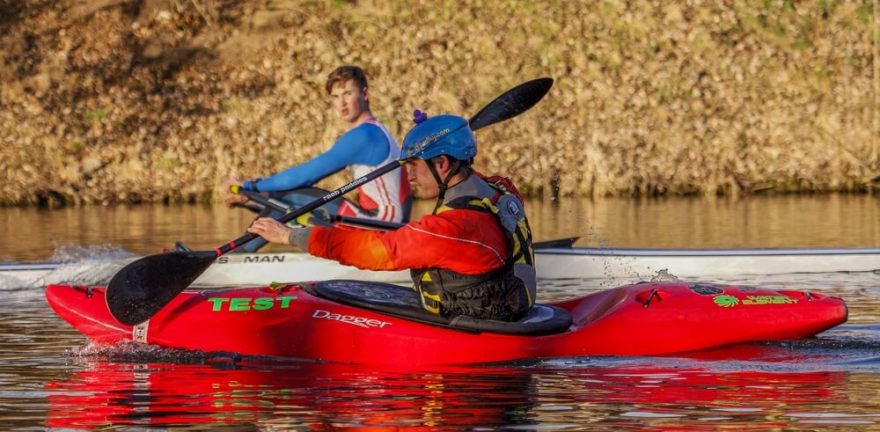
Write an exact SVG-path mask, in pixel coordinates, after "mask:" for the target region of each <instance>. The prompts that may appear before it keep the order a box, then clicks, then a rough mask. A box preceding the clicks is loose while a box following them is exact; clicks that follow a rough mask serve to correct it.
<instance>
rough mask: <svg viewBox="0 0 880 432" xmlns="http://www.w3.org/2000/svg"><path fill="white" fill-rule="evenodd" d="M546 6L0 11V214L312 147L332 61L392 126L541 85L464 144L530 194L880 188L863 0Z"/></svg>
mask: <svg viewBox="0 0 880 432" xmlns="http://www.w3.org/2000/svg"><path fill="white" fill-rule="evenodd" d="M544 3H545V2H533V1H528V0H498V1H488V2H467V3H465V2H456V1H448V0H435V1H430V2H427V1H424V2H422V1H416V2H413V1H401V0H388V1H357V2H348V1H341V0H336V1H292V0H291V1H281V0H278V1H274V0H270V1H260V2H255V1H254V2H248V1H220V0H94V1H88V2H86V1H72V0H60V1H48V0H26V1H21V0H0V5H2V6H0V26H2V30H0V80H2V88H0V136H2V137H3V138H2V139H3V141H4V144H5V145H3V146H2V147H0V181H2V182H3V184H4V185H5V187H4V188H3V190H2V192H0V203H3V204H29V203H43V204H59V203H114V202H152V201H189V200H192V201H208V200H211V199H216V198H217V197H218V196H219V194H218V192H219V185H220V184H221V182H222V180H223V179H225V178H227V177H231V176H238V177H243V178H247V177H252V176H259V175H265V174H268V173H271V172H274V171H276V170H279V169H281V168H284V167H286V166H289V165H291V164H293V163H298V162H302V161H304V160H307V159H308V158H309V157H311V156H313V155H315V154H317V153H318V152H320V151H322V150H324V149H326V148H328V147H329V145H330V144H331V143H332V141H333V139H334V138H335V137H336V136H338V134H339V133H340V132H341V131H342V130H341V129H340V125H339V124H338V123H337V122H336V118H335V114H334V113H333V112H332V110H331V109H330V106H329V101H328V100H327V98H326V97H325V95H324V93H323V90H322V89H323V81H324V77H325V76H326V74H327V73H329V71H331V70H332V69H333V68H334V67H336V66H338V65H339V64H342V63H354V64H359V65H362V66H363V67H364V68H365V69H366V70H367V72H368V74H369V75H370V78H371V91H372V94H371V95H372V98H373V108H374V111H375V112H376V114H377V115H378V116H379V117H380V119H381V120H383V121H385V122H386V123H387V124H388V125H389V126H390V127H391V128H392V131H393V132H394V133H395V135H396V136H397V137H399V138H401V137H402V136H403V134H404V133H405V131H406V130H407V128H408V127H409V124H410V123H409V118H410V116H411V112H412V110H413V109H414V108H417V107H418V108H421V109H425V110H427V111H429V112H430V113H439V112H453V113H458V114H461V115H466V116H467V115H470V114H473V113H474V112H476V110H477V109H479V108H480V107H481V106H482V105H483V104H485V103H486V102H488V101H490V100H491V99H492V98H493V97H494V96H496V95H497V94H499V93H500V92H502V91H504V90H506V89H507V88H509V87H512V86H513V85H515V84H517V83H519V82H522V81H525V80H527V79H530V78H534V77H538V76H552V77H554V78H556V80H557V81H556V86H555V87H554V89H553V91H552V92H551V94H550V95H549V96H548V97H547V98H546V99H545V100H544V101H543V102H542V103H541V104H539V105H538V106H537V107H535V108H534V109H533V110H532V111H531V112H529V113H527V114H525V115H523V116H522V117H519V118H517V119H515V120H513V121H510V122H508V123H505V124H503V125H498V126H495V127H492V128H489V129H488V130H486V131H485V132H483V131H481V132H480V133H479V136H478V138H479V140H480V143H481V150H480V151H481V154H480V156H479V157H478V168H480V169H481V170H482V171H485V172H487V173H506V174H508V175H510V176H511V177H513V178H514V179H515V180H516V181H517V183H518V184H519V185H520V188H521V189H523V190H524V191H526V192H528V193H530V194H532V195H542V194H543V195H544V196H550V195H553V194H560V195H593V196H605V195H657V194H741V193H761V192H768V191H769V192H805V191H870V190H873V189H872V188H874V187H876V186H877V185H878V184H880V183H878V182H880V154H878V153H880V143H878V135H880V112H878V110H880V102H878V101H880V96H878V93H880V79H878V76H877V75H878V62H880V59H878V58H877V57H878V48H880V42H878V41H877V37H878V36H877V34H876V32H877V31H878V30H877V29H878V28H880V27H878V21H880V20H878V18H877V15H878V13H877V11H875V10H874V7H875V5H876V3H877V1H876V0H868V1H845V2H835V1H830V0H829V1H810V2H796V3H792V2H789V1H756V0H750V1H728V2H701V1H697V2H688V3H687V4H685V3H683V2H674V3H673V2H654V3H648V2H633V3H634V4H628V3H627V2H617V1H606V2H602V3H596V2H552V3H551V4H550V5H547V4H544ZM795 5H796V6H795ZM872 28H873V29H874V31H875V34H873V35H872V33H871V30H872ZM872 38H874V39H872ZM872 41H873V43H872ZM344 181H345V177H344V176H342V175H339V176H336V177H334V178H333V179H332V180H331V181H328V182H326V183H324V186H328V187H329V186H334V185H340V184H342V183H343V182H344Z"/></svg>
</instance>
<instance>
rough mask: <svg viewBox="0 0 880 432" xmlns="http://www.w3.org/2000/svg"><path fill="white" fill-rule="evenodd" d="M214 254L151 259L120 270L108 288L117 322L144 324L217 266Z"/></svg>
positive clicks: (176, 254)
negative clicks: (214, 265) (209, 269)
mask: <svg viewBox="0 0 880 432" xmlns="http://www.w3.org/2000/svg"><path fill="white" fill-rule="evenodd" d="M216 257H217V255H216V254H215V253H214V252H206V251H201V252H168V253H163V254H158V255H150V256H148V257H144V258H141V259H139V260H137V261H134V262H132V263H130V264H128V265H127V266H125V267H123V268H122V270H119V272H117V273H116V274H115V275H114V276H113V279H111V280H110V285H109V286H108V288H107V308H108V309H110V314H111V315H113V317H114V318H116V320H117V321H119V322H121V323H123V324H127V325H136V324H140V323H142V322H144V321H146V320H148V319H150V317H151V316H153V315H154V314H155V313H156V312H158V311H159V309H162V307H163V306H165V305H166V304H168V302H170V301H171V299H172V298H174V296H176V295H177V294H179V293H180V292H181V291H183V290H184V289H186V287H188V286H189V285H190V284H191V283H192V282H193V281H194V280H196V279H197V278H198V277H199V275H201V274H202V273H204V271H205V270H206V269H207V268H208V266H210V265H211V263H213V262H214V259H215V258H216Z"/></svg>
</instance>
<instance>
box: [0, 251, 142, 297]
mask: <svg viewBox="0 0 880 432" xmlns="http://www.w3.org/2000/svg"><path fill="white" fill-rule="evenodd" d="M136 257H137V255H135V254H133V253H131V252H129V251H126V250H124V249H121V248H119V247H117V246H113V245H106V244H105V245H90V246H81V245H69V244H67V245H60V246H58V245H56V247H55V250H54V251H53V253H52V256H51V257H50V258H49V261H48V262H45V263H36V264H35V263H30V264H20V263H10V267H9V268H10V269H11V268H12V266H17V267H18V269H17V270H6V271H4V272H2V273H0V291H2V292H22V293H25V294H27V293H36V292H38V291H37V290H38V289H41V288H42V287H44V286H46V285H48V284H58V283H67V284H73V285H101V284H107V283H109V282H110V279H111V278H112V277H113V275H114V274H116V272H117V271H119V269H121V268H122V267H123V266H125V265H126V264H128V263H129V262H131V260H133V259H135V258H136Z"/></svg>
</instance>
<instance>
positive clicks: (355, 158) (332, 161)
mask: <svg viewBox="0 0 880 432" xmlns="http://www.w3.org/2000/svg"><path fill="white" fill-rule="evenodd" d="M387 157H388V137H387V136H385V132H383V131H382V129H380V128H379V127H378V126H376V125H374V124H370V123H363V124H361V125H359V126H357V127H356V128H354V129H351V130H350V131H348V132H346V133H345V134H343V135H342V136H341V137H339V139H338V140H336V143H335V144H333V147H331V148H330V150H327V151H326V152H324V153H321V154H320V155H318V156H317V157H315V158H314V159H312V160H310V161H308V162H306V163H304V164H301V165H296V166H293V167H290V168H287V169H286V170H284V171H281V172H279V173H277V174H275V175H273V176H271V177H266V178H264V179H260V180H258V181H257V182H256V190H258V191H262V192H275V191H285V190H291V189H296V188H298V187H303V186H311V185H313V184H315V183H316V182H317V181H318V180H321V179H323V178H324V177H327V176H329V175H331V174H334V173H336V172H338V171H340V170H342V169H343V168H345V167H347V166H349V165H377V164H379V163H381V162H382V161H383V160H385V158H387ZM244 187H245V189H253V187H254V184H253V182H250V181H248V182H245V184H244Z"/></svg>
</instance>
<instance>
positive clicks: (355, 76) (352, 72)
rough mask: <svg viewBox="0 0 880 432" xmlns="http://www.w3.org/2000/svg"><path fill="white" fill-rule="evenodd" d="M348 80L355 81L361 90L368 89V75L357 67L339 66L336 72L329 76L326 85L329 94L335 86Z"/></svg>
mask: <svg viewBox="0 0 880 432" xmlns="http://www.w3.org/2000/svg"><path fill="white" fill-rule="evenodd" d="M348 80H354V82H355V83H356V84H357V85H358V87H360V89H361V90H363V89H365V88H367V75H366V74H365V73H364V70H363V69H361V68H359V67H357V66H351V65H345V66H339V67H338V68H336V70H334V71H333V72H330V75H327V84H326V85H325V87H326V88H327V94H330V93H331V92H332V91H333V86H334V85H336V84H337V83H345V82H346V81H348Z"/></svg>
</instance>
